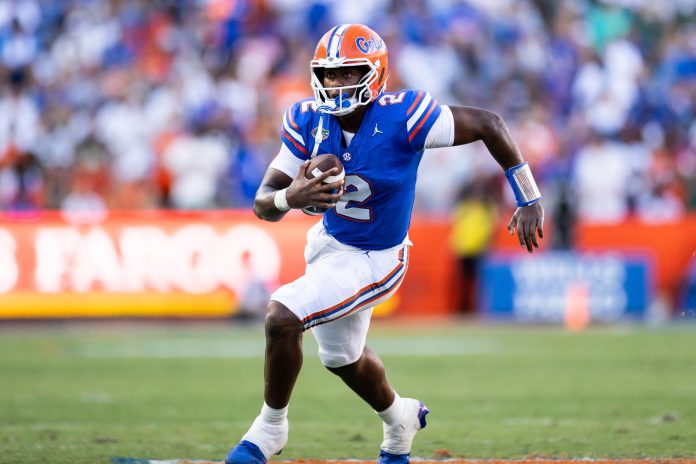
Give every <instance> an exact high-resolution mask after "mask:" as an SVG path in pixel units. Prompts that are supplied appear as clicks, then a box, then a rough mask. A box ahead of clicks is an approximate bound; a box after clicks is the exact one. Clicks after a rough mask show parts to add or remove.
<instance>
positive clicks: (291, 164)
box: [269, 143, 304, 179]
mask: <svg viewBox="0 0 696 464" xmlns="http://www.w3.org/2000/svg"><path fill="white" fill-rule="evenodd" d="M302 163H304V161H303V160H301V159H299V158H298V157H297V156H295V155H294V154H293V153H292V151H290V149H289V148H288V147H287V146H286V145H285V144H284V143H283V144H282V145H281V146H280V151H278V154H277V155H276V157H275V158H274V159H273V161H271V164H270V166H269V167H270V168H273V169H277V170H279V171H281V172H283V173H285V174H286V175H288V176H290V177H291V178H293V179H294V178H295V175H296V174H297V171H299V169H300V166H302Z"/></svg>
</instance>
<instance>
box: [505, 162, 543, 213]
mask: <svg viewBox="0 0 696 464" xmlns="http://www.w3.org/2000/svg"><path fill="white" fill-rule="evenodd" d="M505 177H507V179H508V181H509V182H510V186H511V187H512V191H513V192H515V199H516V200H517V206H527V205H531V204H532V203H536V202H537V201H539V200H540V199H541V193H539V187H537V184H536V182H534V176H532V171H531V169H529V164H527V163H522V164H519V165H517V166H513V167H511V168H510V169H508V170H507V171H505Z"/></svg>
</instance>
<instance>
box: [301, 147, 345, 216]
mask: <svg viewBox="0 0 696 464" xmlns="http://www.w3.org/2000/svg"><path fill="white" fill-rule="evenodd" d="M331 168H338V174H336V175H335V176H329V177H327V178H326V179H324V182H323V183H324V184H330V183H332V182H337V181H339V180H341V179H343V178H344V177H345V176H346V171H345V170H344V169H343V164H342V163H341V160H340V159H338V156H336V155H331V154H323V155H317V156H315V157H314V158H312V159H311V160H310V161H309V166H307V173H306V177H307V179H314V178H315V177H318V176H320V175H321V174H322V173H324V172H326V171H328V170H329V169H331ZM324 211H325V210H323V209H321V208H317V207H314V206H309V207H307V208H302V212H303V213H305V214H309V215H310V216H318V215H320V214H323V213H324Z"/></svg>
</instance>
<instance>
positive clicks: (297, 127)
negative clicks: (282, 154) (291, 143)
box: [285, 111, 300, 130]
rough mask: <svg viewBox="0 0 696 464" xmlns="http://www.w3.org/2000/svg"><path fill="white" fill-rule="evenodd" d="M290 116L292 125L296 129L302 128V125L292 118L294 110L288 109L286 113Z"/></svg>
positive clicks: (289, 119)
mask: <svg viewBox="0 0 696 464" xmlns="http://www.w3.org/2000/svg"><path fill="white" fill-rule="evenodd" d="M285 114H286V115H287V116H288V121H290V125H291V126H292V127H293V128H294V129H295V130H300V126H298V125H297V123H296V122H295V120H294V119H293V118H292V112H291V111H288V112H286V113H285Z"/></svg>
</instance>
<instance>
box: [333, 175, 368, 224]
mask: <svg viewBox="0 0 696 464" xmlns="http://www.w3.org/2000/svg"><path fill="white" fill-rule="evenodd" d="M371 196H372V187H371V186H370V184H369V182H367V181H366V180H365V179H363V178H362V177H360V176H358V175H350V176H346V180H345V183H344V184H343V195H341V199H340V200H338V203H336V214H337V215H339V216H343V217H345V218H347V219H350V220H352V221H359V222H371V221H372V208H369V207H366V208H363V207H360V206H356V205H360V204H362V203H364V202H365V201H367V200H368V199H369V198H370V197H371ZM351 203H352V204H351Z"/></svg>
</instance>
